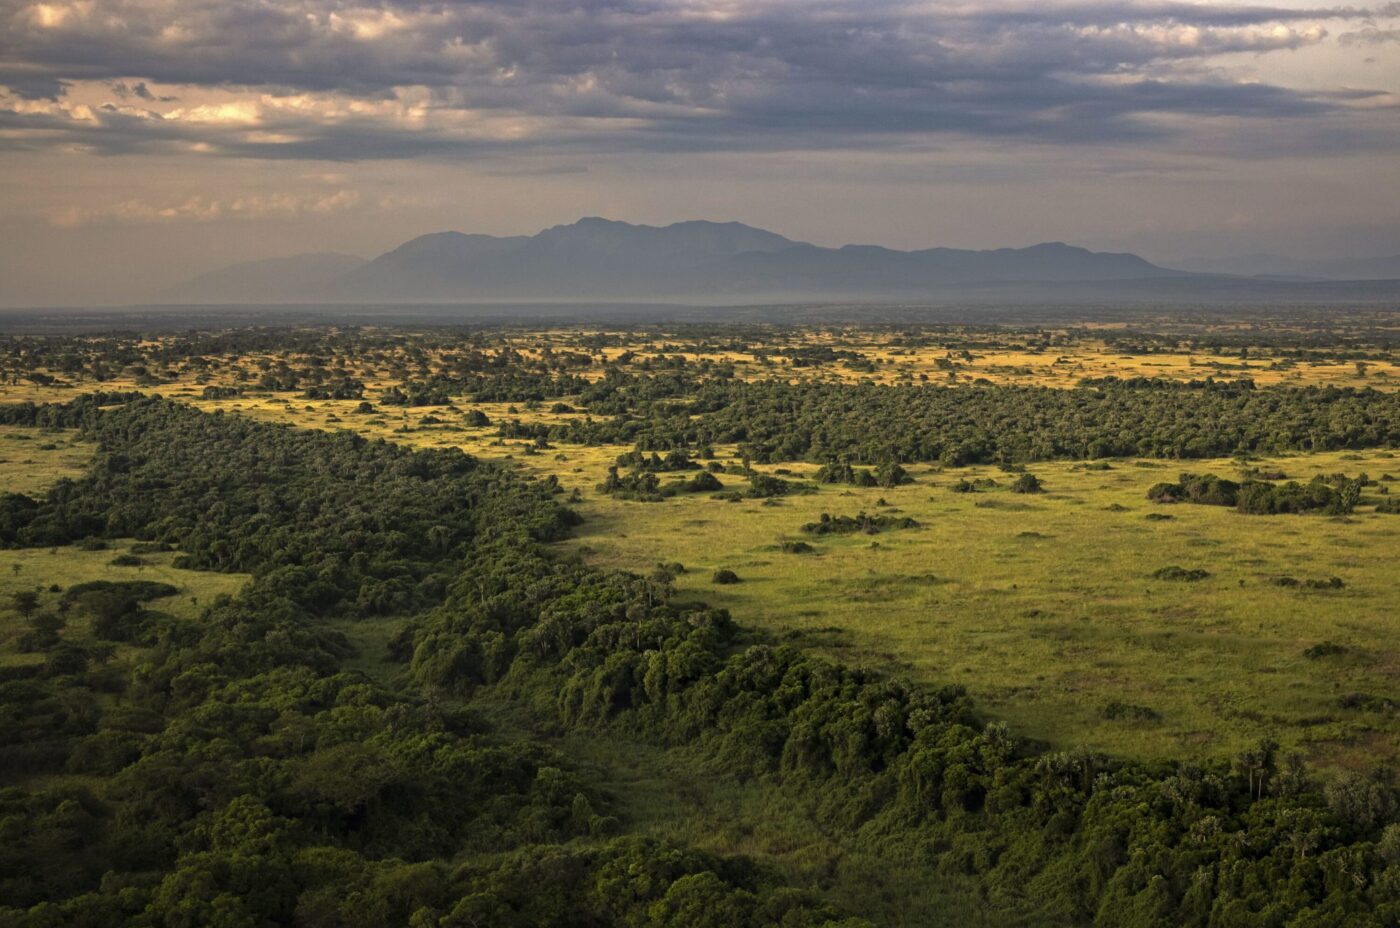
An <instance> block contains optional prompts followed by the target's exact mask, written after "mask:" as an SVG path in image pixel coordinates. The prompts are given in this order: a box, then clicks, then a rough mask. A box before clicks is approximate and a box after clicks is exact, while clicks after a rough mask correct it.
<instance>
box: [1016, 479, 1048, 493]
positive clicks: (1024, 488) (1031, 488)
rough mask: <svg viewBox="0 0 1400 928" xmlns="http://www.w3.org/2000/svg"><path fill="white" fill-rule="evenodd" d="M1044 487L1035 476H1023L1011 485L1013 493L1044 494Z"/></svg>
mask: <svg viewBox="0 0 1400 928" xmlns="http://www.w3.org/2000/svg"><path fill="white" fill-rule="evenodd" d="M1044 491H1045V487H1044V485H1043V484H1042V483H1041V482H1040V478H1039V477H1037V476H1036V475H1035V474H1022V475H1021V476H1019V477H1017V478H1016V482H1015V483H1013V484H1011V492H1012V493H1043V492H1044Z"/></svg>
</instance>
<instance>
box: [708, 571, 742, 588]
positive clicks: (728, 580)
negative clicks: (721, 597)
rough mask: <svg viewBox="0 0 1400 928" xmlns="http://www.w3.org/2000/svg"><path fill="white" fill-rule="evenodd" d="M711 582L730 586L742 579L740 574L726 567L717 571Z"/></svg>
mask: <svg viewBox="0 0 1400 928" xmlns="http://www.w3.org/2000/svg"><path fill="white" fill-rule="evenodd" d="M710 582H711V583H718V584H720V585H721V586H729V585H732V584H735V583H740V582H741V581H740V580H739V575H738V574H736V573H735V572H734V571H732V570H730V569H728V568H727V567H725V568H721V569H719V570H717V571H715V573H714V576H712V577H711V578H710Z"/></svg>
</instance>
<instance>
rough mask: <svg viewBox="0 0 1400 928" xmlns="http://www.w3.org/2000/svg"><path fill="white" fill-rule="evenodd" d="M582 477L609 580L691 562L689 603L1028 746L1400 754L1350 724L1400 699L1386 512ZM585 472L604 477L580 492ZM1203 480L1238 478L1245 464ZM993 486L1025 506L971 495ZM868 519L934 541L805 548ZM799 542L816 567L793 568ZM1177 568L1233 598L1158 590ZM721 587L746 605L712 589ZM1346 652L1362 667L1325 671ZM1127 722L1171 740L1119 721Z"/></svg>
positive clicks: (1398, 533)
mask: <svg viewBox="0 0 1400 928" xmlns="http://www.w3.org/2000/svg"><path fill="white" fill-rule="evenodd" d="M1384 454H1385V453H1384V452H1381V453H1379V454H1375V453H1373V454H1364V455H1359V456H1355V455H1353V456H1350V457H1344V456H1342V455H1338V454H1330V455H1316V456H1298V457H1293V458H1287V459H1278V460H1274V461H1269V462H1264V463H1265V464H1266V466H1269V467H1279V468H1282V469H1284V470H1285V471H1286V472H1287V473H1288V474H1289V476H1290V477H1294V476H1297V477H1301V478H1304V479H1306V478H1307V477H1309V476H1311V475H1312V474H1313V473H1333V472H1337V471H1347V472H1350V473H1353V474H1354V473H1357V472H1358V471H1368V472H1369V473H1370V474H1371V475H1372V476H1377V475H1379V474H1380V473H1382V472H1384V471H1385V470H1386V469H1387V468H1390V469H1392V470H1396V471H1400V466H1398V465H1400V460H1397V459H1394V458H1390V457H1383V456H1382V455H1384ZM569 457H570V459H571V460H570V461H568V462H552V463H555V464H556V465H564V466H563V468H562V469H564V470H565V471H566V472H565V473H563V474H561V479H562V480H563V481H564V483H565V485H566V486H569V487H572V486H575V485H578V486H581V487H583V488H584V492H585V495H586V496H587V499H586V500H585V502H584V503H583V504H582V505H580V506H579V507H578V508H579V510H580V512H581V513H582V514H583V515H584V517H585V519H586V522H585V524H584V525H583V526H581V527H580V528H579V529H578V530H577V531H576V532H575V536H574V539H573V540H571V541H570V542H567V543H566V546H567V547H569V548H572V549H574V550H579V551H582V552H583V553H584V554H585V555H586V557H587V558H588V559H589V560H590V561H591V562H592V563H595V564H598V565H602V566H611V567H622V568H628V569H633V570H646V569H649V568H650V567H652V566H654V565H655V564H656V563H657V562H658V561H679V562H681V563H682V564H684V565H685V566H686V567H687V569H688V571H687V573H686V574H684V575H683V576H682V577H681V578H680V580H679V582H678V588H679V590H680V592H681V595H682V596H683V597H686V598H696V599H705V600H707V601H709V602H711V603H714V604H716V605H722V606H725V607H728V608H729V609H731V610H732V611H733V613H734V615H735V616H736V618H737V619H738V620H739V621H740V622H741V623H743V624H745V625H749V626H757V627H760V628H764V629H767V630H770V631H771V632H773V633H776V634H778V635H780V636H785V637H788V638H790V639H791V640H793V641H795V642H798V643H801V644H803V645H805V646H808V647H811V648H814V649H817V650H820V651H825V652H829V653H831V654H833V655H835V656H838V657H841V658H843V659H845V660H848V661H853V662H856V663H863V664H868V665H874V666H879V667H885V668H893V669H896V670H898V671H900V672H903V673H905V674H907V675H909V676H911V677H912V678H914V679H916V680H922V681H926V682H934V683H941V682H954V683H960V684H963V685H965V686H967V687H968V689H969V690H970V691H971V692H972V693H973V694H974V696H975V697H976V698H977V701H978V704H979V705H980V706H981V708H982V710H983V711H984V712H985V713H987V714H988V715H989V716H991V717H996V718H1004V719H1006V720H1008V721H1009V722H1011V724H1012V726H1013V728H1014V729H1015V730H1017V731H1018V732H1019V733H1020V734H1022V735H1025V736H1029V737H1032V738H1037V739H1044V740H1046V741H1048V742H1050V743H1051V744H1052V745H1054V746H1057V747H1070V746H1075V745H1079V744H1087V745H1090V746H1092V747H1094V748H1097V749H1102V750H1106V751H1109V752H1112V753H1115V754H1118V755H1126V756H1133V757H1140V758H1169V757H1181V756H1209V755H1216V756H1219V755H1222V754H1227V753H1230V752H1233V751H1236V750H1238V749H1240V748H1241V747H1243V746H1245V745H1247V744H1248V743H1250V742H1252V741H1253V740H1256V739H1257V738H1259V737H1261V736H1266V735H1268V736H1272V737H1276V738H1277V739H1278V740H1280V741H1281V742H1283V743H1285V744H1288V745H1297V746H1300V747H1302V748H1304V749H1305V750H1307V751H1308V752H1309V753H1310V754H1311V755H1312V756H1313V757H1314V759H1315V760H1318V761H1320V762H1322V763H1325V764H1338V765H1345V764H1349V763H1352V762H1353V761H1355V762H1358V763H1360V762H1370V761H1372V760H1374V759H1376V758H1387V759H1393V758H1395V757H1396V756H1397V755H1400V724H1398V723H1397V722H1396V720H1395V719H1394V718H1393V717H1391V716H1387V715H1384V714H1381V713H1373V712H1365V711H1358V710H1354V709H1342V708H1340V707H1339V706H1338V703H1337V700H1338V697H1339V696H1341V695H1342V694H1344V693H1348V692H1357V691H1359V692H1364V693H1370V694H1374V695H1385V694H1389V693H1393V692H1395V691H1396V690H1397V683H1398V682H1400V680H1398V679H1397V677H1400V628H1397V627H1396V626H1395V624H1394V621H1393V617H1394V616H1395V615H1396V614H1397V613H1400V590H1397V589H1396V586H1395V584H1394V565H1395V563H1396V559H1397V556H1400V517H1396V516H1392V515H1381V514H1375V513H1372V512H1370V511H1369V508H1370V507H1369V506H1363V507H1362V509H1361V510H1360V511H1358V513H1357V514H1355V515H1353V516H1351V517H1349V518H1345V519H1335V518H1328V517H1321V516H1272V517H1261V516H1245V515H1241V514H1238V513H1236V512H1235V511H1233V510H1230V509H1224V508H1217V507H1209V506H1191V505H1176V506H1160V505H1157V504H1153V503H1150V502H1148V501H1147V500H1146V498H1145V494H1146V489H1147V487H1148V486H1149V485H1151V484H1152V483H1154V482H1157V481H1158V480H1161V479H1164V478H1171V479H1174V478H1175V474H1176V472H1177V471H1178V470H1179V469H1182V468H1181V467H1180V466H1179V465H1177V464H1174V463H1168V464H1163V463H1161V462H1152V464H1153V465H1154V466H1151V467H1139V466H1134V465H1133V464H1132V463H1131V462H1116V463H1114V464H1113V465H1112V468H1113V469H1112V470H1108V471H1098V470H1086V469H1084V468H1083V467H1082V466H1080V465H1075V464H1070V463H1058V464H1045V465H1037V466H1035V467H1033V468H1032V470H1033V472H1035V473H1036V474H1037V475H1039V476H1040V477H1041V478H1042V479H1043V480H1044V481H1045V483H1046V486H1047V490H1048V492H1046V493H1044V494H1040V495H1017V494H1012V493H1010V492H1009V491H1008V490H1007V489H1006V488H1005V487H1006V485H1007V484H1009V483H1010V482H1011V480H1013V479H1014V476H1008V475H1005V474H1002V473H1000V472H999V471H997V470H996V469H994V468H966V469H960V470H949V471H947V472H936V471H934V470H932V469H929V468H914V469H912V472H913V473H914V474H915V476H916V479H917V482H915V483H914V484H912V485H908V486H904V487H900V488H898V489H893V490H883V489H856V488H851V487H823V488H821V490H820V491H819V492H818V493H815V494H812V495H808V496H796V497H790V498H787V499H785V500H783V501H782V502H781V504H780V505H776V506H771V505H764V504H763V503H762V502H761V501H745V502H741V503H729V502H723V501H720V500H715V499H712V498H708V497H703V496H702V497H690V498H679V499H674V500H670V501H667V502H664V503H634V502H623V501H616V500H612V499H609V498H606V497H602V496H600V495H599V494H597V493H596V492H591V487H592V485H593V483H594V482H595V481H594V479H593V478H595V477H598V476H599V472H598V470H597V467H598V464H597V462H596V461H595V459H597V458H600V457H602V455H599V454H598V453H596V451H595V450H592V449H590V450H589V451H588V452H587V453H586V454H582V455H578V456H576V455H573V454H569ZM580 458H581V459H583V460H584V461H585V464H586V466H585V467H584V471H583V472H582V473H579V474H573V473H569V472H567V471H568V470H569V468H568V467H567V465H568V464H570V463H572V462H573V461H574V460H578V459H580ZM1189 467H1190V469H1192V470H1196V471H1213V472H1215V473H1218V474H1221V475H1229V476H1235V475H1237V465H1236V463H1235V462H1232V461H1228V460H1220V461H1201V462H1192V463H1191V464H1190V465H1189ZM792 469H793V470H794V471H798V470H810V469H809V468H802V467H800V466H795V467H793V468H792ZM977 476H982V477H991V478H994V479H996V480H998V481H999V482H1000V483H1001V484H1002V485H1003V486H1002V487H1000V488H997V489H993V490H990V491H987V492H981V493H972V494H955V493H952V492H950V490H949V489H948V485H949V484H951V483H953V482H955V481H956V480H957V479H959V478H961V477H969V478H972V477H977ZM721 479H724V478H723V477H722V478H721ZM729 479H730V480H731V481H734V482H737V480H738V478H729ZM1368 496H1369V502H1372V503H1373V502H1374V500H1375V499H1376V497H1375V496H1374V491H1370V493H1369V494H1368ZM880 498H884V499H885V501H886V502H887V503H888V504H889V505H888V506H887V507H883V508H882V507H879V506H878V505H877V502H878V500H879V499H880ZM1110 507H1114V508H1113V509H1111V508H1110ZM1117 507H1121V510H1118V509H1117ZM861 510H865V511H867V512H877V511H879V512H893V511H895V510H898V511H899V513H900V514H901V515H907V516H912V517H913V518H915V519H916V520H918V521H919V522H920V523H922V526H923V527H922V528H919V529H914V530H902V531H889V532H884V533H881V534H879V535H876V536H873V537H872V536H866V535H847V536H823V537H813V536H805V535H802V534H801V533H800V532H799V531H798V529H799V527H800V526H801V525H802V524H803V523H805V522H809V521H813V520H815V519H817V518H818V517H819V516H820V514H821V513H822V512H830V513H832V514H833V515H838V514H841V515H854V514H856V513H857V512H859V511H861ZM1152 513H1156V514H1165V515H1170V516H1171V517H1172V518H1171V519H1169V520H1165V521H1152V520H1149V519H1148V518H1147V516H1148V515H1149V514H1152ZM799 538H801V539H803V540H806V541H808V542H809V543H811V544H812V545H813V546H815V548H816V549H817V550H816V551H815V552H814V553H810V554H788V553H784V552H783V551H782V550H781V548H780V544H781V542H782V541H784V540H795V539H799ZM1171 565H1179V566H1182V567H1185V568H1188V569H1189V568H1196V567H1202V568H1205V569H1207V570H1208V571H1209V572H1210V573H1211V576H1210V577H1209V578H1207V579H1205V580H1202V581H1199V582H1195V583H1183V582H1171V581H1164V580H1158V579H1154V578H1153V577H1152V574H1153V572H1154V571H1156V570H1158V569H1159V568H1162V567H1166V566H1171ZM718 568H729V569H732V570H734V571H736V572H737V573H738V574H739V576H740V578H741V579H742V581H743V582H742V583H740V584H737V585H733V586H717V585H714V584H712V583H711V582H710V578H711V575H712V573H713V571H714V570H716V569H718ZM1280 576H1292V577H1296V578H1298V579H1300V580H1306V579H1311V578H1326V577H1331V576H1338V577H1341V578H1342V580H1343V581H1344V582H1345V584H1346V586H1345V587H1344V588H1343V589H1341V590H1336V591H1332V590H1328V591H1321V590H1307V589H1300V588H1284V587H1280V586H1278V585H1276V584H1275V583H1274V582H1273V581H1274V580H1275V579H1276V578H1277V577H1280ZM1323 641H1332V642H1336V643H1339V644H1341V645H1343V646H1344V647H1345V648H1346V649H1347V650H1346V652H1345V653H1344V654H1342V655H1339V656H1331V657H1325V658H1321V659H1309V658H1308V657H1306V656H1304V651H1305V650H1306V649H1307V648H1309V647H1310V646H1312V645H1314V644H1317V643H1320V642H1323ZM1114 702H1118V703H1123V704H1127V705H1130V706H1141V707H1145V708H1148V709H1151V710H1153V711H1154V712H1156V713H1158V714H1159V715H1160V719H1159V720H1157V721H1149V722H1146V723H1144V722H1143V721H1141V720H1135V719H1132V718H1123V717H1119V718H1116V719H1115V718H1109V717H1107V716H1106V714H1105V710H1106V709H1107V708H1108V706H1109V705H1110V704H1111V703H1114Z"/></svg>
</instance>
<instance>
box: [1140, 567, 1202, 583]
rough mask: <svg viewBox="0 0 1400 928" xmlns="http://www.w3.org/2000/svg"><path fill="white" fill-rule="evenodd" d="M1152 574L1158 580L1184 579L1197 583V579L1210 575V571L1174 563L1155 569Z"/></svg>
mask: <svg viewBox="0 0 1400 928" xmlns="http://www.w3.org/2000/svg"><path fill="white" fill-rule="evenodd" d="M1152 576H1153V578H1155V579H1157V580H1183V581H1185V582H1187V583H1195V582H1196V581H1197V580H1204V579H1206V578H1207V577H1209V576H1210V571H1208V570H1205V569H1204V568H1201V567H1191V568H1186V567H1180V566H1178V565H1176V564H1173V565H1171V566H1170V567H1161V568H1158V569H1157V570H1154V571H1153V572H1152Z"/></svg>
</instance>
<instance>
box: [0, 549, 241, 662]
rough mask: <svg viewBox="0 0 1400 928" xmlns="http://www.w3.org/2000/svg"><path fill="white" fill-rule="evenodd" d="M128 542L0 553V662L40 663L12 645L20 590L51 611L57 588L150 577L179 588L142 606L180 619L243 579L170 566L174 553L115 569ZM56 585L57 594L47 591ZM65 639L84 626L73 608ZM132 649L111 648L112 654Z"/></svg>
mask: <svg viewBox="0 0 1400 928" xmlns="http://www.w3.org/2000/svg"><path fill="white" fill-rule="evenodd" d="M129 546H130V543H129V542H114V543H113V544H112V545H111V546H110V547H109V548H108V549H107V550H104V551H82V550H80V549H78V548H76V547H71V546H69V547H61V548H22V549H17V550H10V551H0V665H6V664H10V665H13V664H27V663H42V662H43V655H42V654H22V653H20V652H19V651H17V650H16V648H15V642H16V639H18V638H19V637H20V636H21V635H22V634H24V632H25V630H26V628H27V623H26V622H25V620H24V618H23V617H22V616H21V615H20V614H19V613H18V612H16V611H15V609H14V608H13V605H12V604H13V597H14V594H15V593H18V592H20V591H21V590H38V591H40V601H39V610H40V611H46V610H47V611H52V610H54V608H55V607H56V605H57V603H58V600H59V599H60V597H61V596H62V592H61V591H62V590H64V589H67V588H68V587H70V586H74V585H75V584H79V583H87V582H90V581H93V580H152V581H157V582H161V583H169V584H170V585H172V586H174V587H177V588H178V589H179V590H180V592H179V593H178V594H176V595H174V596H167V597H162V598H161V599H156V600H152V601H151V602H150V603H149V604H148V606H147V608H150V609H152V610H155V611H157V612H164V613H167V614H169V615H173V616H177V617H179V618H184V619H195V618H198V616H199V614H200V612H201V611H202V610H203V608H204V607H205V606H206V605H208V604H209V602H210V601H212V600H213V599H214V598H215V597H216V596H218V595H220V594H228V595H233V594H235V593H237V592H238V591H239V590H240V589H241V588H242V587H243V584H244V583H246V582H247V580H248V577H247V575H246V574H219V573H210V572H206V571H199V570H182V569H180V568H177V567H172V566H170V562H171V561H172V560H173V559H174V558H175V556H176V554H175V552H166V553H162V554H143V555H140V557H141V559H142V561H143V562H144V564H143V566H141V567H115V566H112V564H111V560H112V558H114V557H116V556H117V555H118V554H122V553H125V552H126V551H127V550H128V549H129ZM55 585H56V586H58V587H59V588H60V591H59V592H53V591H51V590H50V587H52V586H55ZM66 618H67V619H68V628H67V629H66V630H65V632H64V635H65V637H68V636H72V635H80V634H82V633H83V632H84V631H85V630H86V625H85V623H86V622H87V618H86V617H85V616H84V615H82V614H81V613H80V612H78V611H73V612H70V613H69V615H68V616H67V617H66ZM130 650H132V649H130V648H127V647H126V646H123V647H120V648H118V649H117V656H118V658H120V657H122V656H123V654H124V653H126V652H127V651H130Z"/></svg>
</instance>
